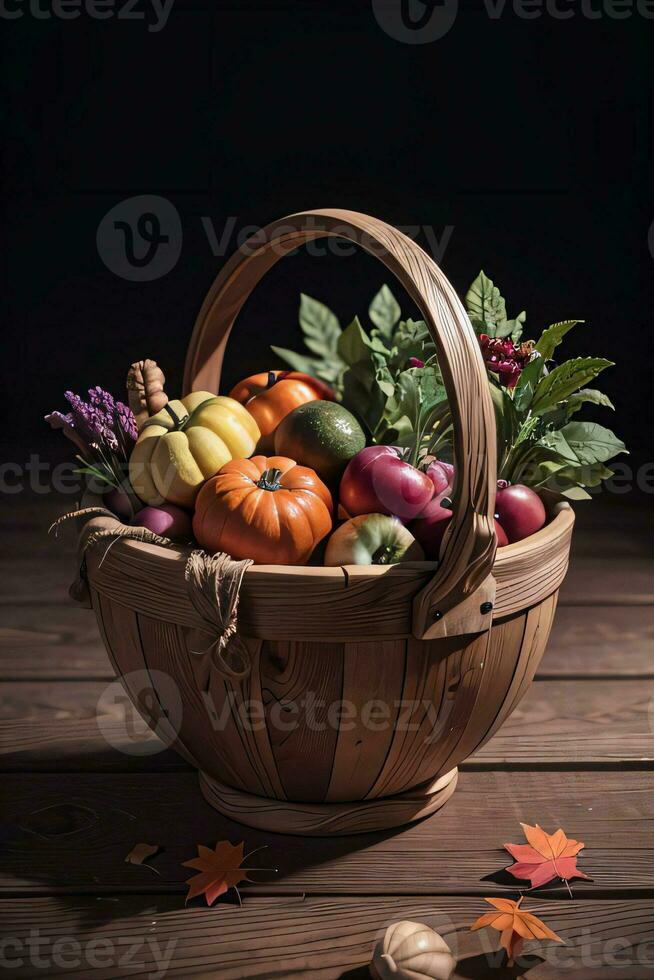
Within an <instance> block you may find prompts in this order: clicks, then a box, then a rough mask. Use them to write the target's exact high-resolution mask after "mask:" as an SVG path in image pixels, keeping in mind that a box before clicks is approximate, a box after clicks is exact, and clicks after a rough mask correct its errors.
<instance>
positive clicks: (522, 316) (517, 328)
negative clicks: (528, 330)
mask: <svg viewBox="0 0 654 980" xmlns="http://www.w3.org/2000/svg"><path fill="white" fill-rule="evenodd" d="M526 319H527V314H526V312H525V311H524V310H523V311H522V313H518V315H517V317H515V319H513V320H507V321H506V322H507V324H509V325H510V326H511V327H512V330H511V340H512V341H513V343H514V344H517V343H518V341H519V340H520V338H521V337H522V328H523V326H524V324H525V321H526Z"/></svg>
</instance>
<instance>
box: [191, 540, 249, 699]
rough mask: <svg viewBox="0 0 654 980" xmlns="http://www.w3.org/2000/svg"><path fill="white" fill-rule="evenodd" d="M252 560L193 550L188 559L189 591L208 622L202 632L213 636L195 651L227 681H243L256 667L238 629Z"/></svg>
mask: <svg viewBox="0 0 654 980" xmlns="http://www.w3.org/2000/svg"><path fill="white" fill-rule="evenodd" d="M251 564H252V561H251V559H249V558H247V559H245V560H244V561H234V559H233V558H231V557H230V556H229V555H226V554H224V553H220V554H217V555H208V554H207V553H206V551H200V550H198V551H193V552H191V554H190V555H189V557H188V561H187V562H186V572H185V577H186V583H187V586H188V594H189V597H190V599H191V602H192V603H193V605H194V607H195V610H196V612H197V613H198V615H199V616H200V618H201V619H202V620H203V621H204V623H205V624H206V625H205V626H203V627H201V628H200V629H201V632H203V633H208V634H209V635H210V636H212V637H213V640H212V642H211V643H210V644H209V646H208V647H207V648H206V649H205V650H193V651H192V652H193V653H195V654H197V655H198V656H201V657H203V658H204V659H205V661H206V662H207V663H208V664H211V665H212V666H213V667H215V668H216V670H218V671H219V673H220V674H222V676H223V677H224V678H226V679H227V680H231V681H240V680H243V679H244V678H245V677H247V676H248V674H249V673H250V668H251V666H252V664H251V660H250V653H249V651H248V649H247V647H246V645H245V644H244V643H243V641H242V640H241V639H240V638H239V636H238V634H237V632H236V624H237V614H238V599H239V593H240V589H241V583H242V581H243V576H244V575H245V572H246V571H247V569H248V568H249V566H250V565H251Z"/></svg>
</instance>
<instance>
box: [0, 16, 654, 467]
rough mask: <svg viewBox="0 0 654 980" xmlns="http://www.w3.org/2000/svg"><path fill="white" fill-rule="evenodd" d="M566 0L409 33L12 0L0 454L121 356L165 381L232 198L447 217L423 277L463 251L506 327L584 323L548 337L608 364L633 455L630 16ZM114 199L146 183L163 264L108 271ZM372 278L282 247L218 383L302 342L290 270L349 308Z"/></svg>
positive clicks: (645, 335)
mask: <svg viewBox="0 0 654 980" xmlns="http://www.w3.org/2000/svg"><path fill="white" fill-rule="evenodd" d="M15 2H16V3H18V2H19V0H15ZM118 2H119V5H120V4H121V3H124V0H118ZM595 4H596V6H598V7H599V6H600V5H601V4H600V0H595ZM571 7H572V9H574V10H575V16H574V18H572V19H570V20H565V21H562V20H561V21H560V20H555V19H553V18H551V17H549V16H547V15H545V14H544V15H543V16H542V17H540V18H539V19H535V20H524V19H520V18H519V17H517V16H516V15H515V13H514V12H513V11H512V10H511V9H510V5H509V4H507V7H506V9H505V11H504V13H503V15H502V17H501V18H500V19H498V20H493V19H491V18H489V16H488V13H487V12H486V10H485V9H484V8H483V6H482V5H481V4H476V5H475V9H474V10H473V9H469V7H468V5H466V3H464V2H461V3H460V10H459V14H458V17H457V20H456V22H455V24H454V26H453V27H452V29H451V30H450V31H449V33H447V35H446V36H445V37H443V38H441V39H440V40H437V41H435V42H433V43H429V44H424V45H410V44H405V43H400V42H399V41H397V40H395V39H393V38H391V37H389V36H388V35H387V34H386V33H385V32H384V31H383V30H382V29H381V27H380V26H379V25H378V23H377V22H376V20H375V18H374V16H373V13H372V10H371V6H370V4H369V3H360V4H356V3H340V2H334V0H328V2H312V3H308V2H307V3H302V2H296V3H263V2H259V3H253V2H243V0H240V2H238V3H212V4H209V3H206V4H203V3H184V2H183V0H176V2H175V4H174V7H173V10H172V13H171V16H170V19H169V21H168V23H167V25H166V27H165V28H164V29H163V30H162V31H160V32H159V33H153V32H149V31H148V29H147V22H145V21H138V20H129V21H120V20H116V18H115V17H114V18H112V19H109V20H101V21H100V20H93V19H90V18H89V17H88V16H87V15H86V14H82V15H81V16H80V17H79V18H77V19H76V20H71V21H62V20H60V19H57V18H51V19H49V20H46V19H37V18H35V17H34V16H33V15H31V14H30V13H29V8H27V7H25V8H23V9H24V15H23V16H22V17H20V18H18V19H15V20H11V21H7V22H6V23H3V24H2V25H1V26H2V27H3V32H2V35H3V42H2V44H3V55H4V57H3V98H2V103H3V110H2V111H3V113H4V115H5V117H6V118H5V126H4V133H5V142H4V152H3V165H2V166H3V221H2V227H3V235H4V242H3V249H2V254H3V274H4V280H5V282H4V286H5V288H4V304H5V310H4V313H5V317H4V327H3V336H4V341H5V343H4V355H3V358H2V371H3V386H4V395H5V404H8V405H11V406H12V410H11V413H10V415H11V422H10V423H7V424H8V425H9V429H8V431H6V432H5V436H4V438H5V439H6V441H7V442H9V443H11V444H13V448H12V452H13V453H14V457H13V458H16V456H15V453H16V451H18V452H19V453H21V452H24V453H25V455H28V454H29V451H31V449H32V448H34V447H35V446H37V445H38V446H39V447H40V446H43V445H44V444H47V443H48V441H50V442H51V444H52V443H53V442H57V440H60V437H59V436H56V435H54V434H52V435H51V436H49V434H48V432H47V431H46V429H45V426H44V423H43V422H42V416H43V415H44V413H45V412H46V411H48V410H51V409H53V408H61V409H63V408H64V400H63V392H64V390H65V389H67V388H72V389H74V390H77V391H83V390H85V389H86V388H88V387H89V385H94V384H101V385H103V386H105V387H107V388H109V389H111V390H112V391H114V392H116V393H119V392H120V390H121V389H122V384H123V379H124V375H125V372H126V369H127V367H128V365H129V364H130V362H131V361H132V360H134V359H136V358H139V357H143V356H153V357H155V358H156V359H157V360H158V361H159V362H160V363H161V364H162V366H163V367H164V368H165V370H166V374H167V375H168V377H169V387H170V390H171V391H174V390H175V389H176V388H177V387H178V386H179V384H180V383H181V375H182V370H183V358H184V353H185V348H186V344H187V341H188V339H189V335H190V332H191V328H192V325H193V321H194V318H195V315H196V313H197V311H198V309H199V307H200V304H201V302H202V299H203V297H204V295H205V293H206V291H207V290H208V288H209V286H210V284H211V281H212V279H213V277H214V276H215V274H216V272H217V271H218V269H219V268H220V266H221V264H222V262H223V261H224V258H223V257H222V256H214V255H212V251H211V247H210V245H209V243H208V241H207V236H206V233H205V229H204V227H203V224H202V221H201V218H202V217H203V216H205V218H209V219H210V220H211V221H212V222H213V225H214V228H215V229H216V233H217V234H218V236H219V237H220V235H222V233H223V230H224V227H225V222H226V221H228V220H229V219H230V218H231V219H232V221H233V222H234V223H235V233H236V232H238V230H239V229H242V228H243V227H245V226H247V225H262V224H265V223H266V222H268V221H270V220H272V219H273V218H276V217H279V216H281V215H283V214H287V213H290V212H293V211H296V210H300V209H303V208H315V207H321V206H327V207H339V206H342V207H348V208H353V209H356V210H360V211H364V212H369V213H371V214H374V215H377V216H379V217H381V218H383V219H385V220H387V221H389V222H392V223H395V224H399V225H403V226H407V225H422V226H425V225H428V226H431V227H432V228H433V229H434V233H435V234H436V236H437V237H438V238H440V236H441V235H442V232H443V229H444V228H445V227H446V226H453V231H452V234H451V238H450V241H449V244H448V247H447V249H446V251H445V254H444V256H443V259H442V265H443V268H444V270H445V272H446V273H447V275H448V276H449V277H450V279H451V280H452V281H453V283H454V284H455V286H456V287H457V288H458V289H459V290H460V291H464V290H465V288H466V287H467V285H468V284H469V282H470V281H471V280H472V279H473V278H474V276H475V275H476V273H477V272H478V270H479V268H480V267H482V266H483V268H484V269H485V271H486V272H487V273H488V274H489V275H490V276H491V277H492V278H493V279H494V280H495V282H496V283H498V284H499V285H500V287H501V289H502V292H503V293H504V295H505V296H506V297H507V299H508V302H509V312H511V313H516V312H518V311H519V310H520V309H522V308H525V309H526V310H527V313H528V326H530V327H531V330H528V334H530V333H533V334H536V335H537V334H538V333H539V332H540V329H541V328H542V327H543V326H545V325H547V324H548V323H550V322H552V321H553V320H557V319H563V318H567V317H582V318H585V320H586V321H587V323H586V325H585V326H583V327H578V328H577V331H576V332H575V333H573V334H572V335H570V338H569V341H568V343H567V347H566V352H567V353H568V354H569V355H571V356H572V355H577V354H596V355H602V356H608V357H610V358H612V359H614V360H615V361H616V362H617V365H616V367H615V368H612V369H611V370H610V371H607V372H606V374H605V375H604V377H603V378H602V379H601V382H600V386H601V387H602V388H603V389H604V390H606V391H607V393H608V394H609V395H610V396H611V398H612V399H613V401H614V403H615V405H616V407H617V416H616V417H615V419H614V418H613V417H609V416H610V414H611V413H609V412H607V411H606V410H605V411H604V412H603V414H602V416H601V420H602V421H603V422H604V423H605V424H608V425H609V426H613V427H615V429H616V431H617V432H618V433H619V434H620V435H621V436H622V437H623V438H624V439H625V441H626V442H627V443H628V445H629V447H630V448H631V449H632V451H633V454H634V457H635V461H638V460H642V459H651V458H652V457H651V451H650V448H649V446H650V443H651V440H650V432H651V426H652V421H653V411H652V392H653V385H652V357H653V354H654V342H653V340H652V328H653V324H652V270H653V267H654V259H653V257H652V254H650V247H649V246H648V231H649V227H650V223H651V221H652V218H653V217H654V213H653V210H652V180H651V177H652V101H651V64H650V55H651V47H652V37H653V36H654V21H652V20H645V19H643V18H642V17H641V16H639V15H638V14H637V13H633V15H632V16H631V17H630V18H628V19H624V20H616V19H613V18H611V17H609V16H606V15H605V16H603V17H601V18H599V19H595V20H591V19H588V18H587V17H585V16H583V14H582V13H581V10H580V5H579V4H576V3H572V4H571ZM136 9H137V10H143V9H145V7H144V4H143V3H142V0H141V4H140V6H139V7H137V8H136ZM137 194H156V195H161V196H163V197H165V198H167V199H168V200H169V201H171V202H172V204H173V205H174V206H175V208H176V209H177V210H178V212H179V215H180V217H181V222H182V229H183V247H182V250H181V255H180V257H179V260H178V262H177V264H176V265H175V267H174V268H173V269H172V270H171V271H170V272H169V273H168V274H167V275H164V276H163V277H161V278H158V279H156V280H154V281H150V282H147V281H140V282H139V281H137V282H131V281H127V280H125V279H123V278H121V277H119V276H117V275H115V274H114V273H113V272H111V271H110V270H109V269H108V268H107V266H106V265H105V264H104V262H103V260H102V258H101V256H100V255H99V253H98V248H97V246H96V233H97V229H98V225H99V223H100V221H101V219H102V218H103V216H104V215H105V214H106V213H107V211H109V210H110V209H111V208H112V207H114V205H116V204H118V203H119V202H120V201H122V200H124V199H125V198H129V197H131V196H134V195H137ZM419 241H420V242H421V244H423V245H427V241H426V239H425V237H424V235H423V236H420V238H419ZM234 247H235V237H234V235H232V237H231V238H230V239H229V244H228V248H227V254H230V253H231V251H232V250H233V248H234ZM386 279H387V276H386V275H385V274H384V270H383V269H382V267H381V266H380V265H378V264H377V263H376V262H375V261H373V260H371V259H369V258H367V257H365V256H355V257H347V258H340V259H339V258H336V257H334V256H332V255H330V256H328V257H326V258H315V257H308V256H302V255H299V256H297V257H295V258H290V259H287V260H285V261H284V262H282V263H280V264H279V265H278V266H277V268H276V269H275V270H274V271H273V272H272V273H271V275H270V276H269V278H268V280H267V281H266V282H265V283H264V284H263V285H262V286H261V288H260V290H259V292H258V293H257V294H256V295H255V296H254V298H253V299H252V301H251V302H250V303H249V304H248V305H247V307H246V309H245V311H244V314H243V317H242V319H241V321H240V323H239V329H238V330H237V331H236V332H235V334H234V338H233V341H232V344H231V349H230V354H229V360H228V364H227V374H228V376H229V377H228V382H230V383H231V382H234V381H236V380H237V379H238V377H239V376H242V375H245V374H246V373H249V371H250V370H251V369H252V368H256V369H261V368H267V367H269V366H274V362H273V361H272V359H271V357H270V356H269V354H268V353H267V345H268V344H270V343H277V344H279V345H282V346H295V347H297V348H298V349H300V341H299V331H298V328H297V305H298V298H299V293H300V291H301V290H303V291H305V292H308V293H310V294H312V295H315V296H317V297H318V298H321V299H322V300H324V301H326V302H328V303H329V304H330V305H331V306H332V307H333V308H334V309H335V310H336V311H337V312H338V313H339V315H341V316H342V318H343V320H344V321H345V322H347V318H348V317H350V316H351V315H352V314H353V313H355V312H364V311H365V309H366V307H367V304H368V301H369V299H370V298H371V296H372V295H373V293H374V292H375V291H376V290H377V289H378V287H379V286H380V285H381V283H382V282H383V281H385V280H386ZM57 446H58V448H60V449H61V454H62V458H63V457H64V455H65V452H66V451H65V449H64V446H63V443H62V444H61V445H60V446H59V443H58V442H57Z"/></svg>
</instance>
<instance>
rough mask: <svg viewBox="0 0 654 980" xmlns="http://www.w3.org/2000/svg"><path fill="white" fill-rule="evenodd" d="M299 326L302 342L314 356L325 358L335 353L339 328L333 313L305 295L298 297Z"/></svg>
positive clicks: (322, 304) (339, 333)
mask: <svg viewBox="0 0 654 980" xmlns="http://www.w3.org/2000/svg"><path fill="white" fill-rule="evenodd" d="M300 326H301V327H302V332H303V333H304V342H305V344H306V345H307V347H308V348H309V350H311V351H313V353H314V354H320V355H321V356H323V357H325V356H326V355H328V354H332V355H333V354H334V353H335V352H336V345H337V344H338V338H339V337H340V335H341V326H340V324H339V322H338V318H337V316H336V314H335V313H332V311H331V310H330V309H329V308H328V307H327V306H325V304H324V303H320V302H319V301H318V300H317V299H312V297H311V296H307V295H306V293H302V294H301V297H300Z"/></svg>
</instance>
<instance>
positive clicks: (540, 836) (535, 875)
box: [504, 823, 591, 888]
mask: <svg viewBox="0 0 654 980" xmlns="http://www.w3.org/2000/svg"><path fill="white" fill-rule="evenodd" d="M520 826H521V827H522V829H523V831H524V835H525V837H526V838H527V840H528V842H529V843H528V844H505V845H504V847H505V848H506V849H507V851H508V852H509V854H510V855H511V857H512V858H513V859H514V860H515V864H512V865H511V866H510V867H509V868H507V869H506V870H507V871H509V872H510V873H511V874H512V875H513V877H514V878H523V879H527V880H528V881H530V882H531V887H532V888H537V887H538V886H539V885H546V884H547V882H548V881H552V880H553V879H554V878H562V879H563V881H566V882H567V881H569V880H570V879H571V878H586V879H587V880H588V881H590V880H591V879H590V878H589V877H588V875H585V874H584V873H583V871H580V870H579V868H578V867H577V855H578V854H579V851H581V849H582V848H583V847H584V846H585V845H584V844H583V843H582V842H581V841H576V840H571V839H569V838H568V837H566V835H565V834H564V832H563V831H562V830H561V829H559V830H557V831H556V833H555V834H547V833H546V832H545V831H544V830H543V829H542V828H541V827H539V826H538V824H536V826H535V827H530V826H529V824H527V823H521V824H520Z"/></svg>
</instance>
